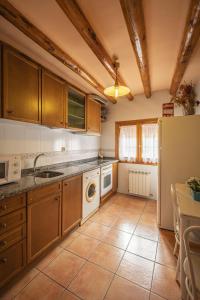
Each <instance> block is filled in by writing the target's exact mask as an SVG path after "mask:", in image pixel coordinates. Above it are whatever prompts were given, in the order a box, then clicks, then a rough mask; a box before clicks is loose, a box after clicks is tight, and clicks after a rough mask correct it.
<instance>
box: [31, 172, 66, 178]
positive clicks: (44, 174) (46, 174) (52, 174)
mask: <svg viewBox="0 0 200 300" xmlns="http://www.w3.org/2000/svg"><path fill="white" fill-rule="evenodd" d="M63 174H64V173H61V172H55V171H44V172H40V173H37V174H36V175H35V177H40V178H52V177H57V176H60V175H63Z"/></svg>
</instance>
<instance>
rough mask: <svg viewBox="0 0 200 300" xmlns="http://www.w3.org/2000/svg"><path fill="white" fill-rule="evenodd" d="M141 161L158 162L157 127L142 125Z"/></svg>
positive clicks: (155, 125)
mask: <svg viewBox="0 0 200 300" xmlns="http://www.w3.org/2000/svg"><path fill="white" fill-rule="evenodd" d="M142 160H143V162H146V163H148V162H149V163H157V162H158V125H157V124H143V125H142Z"/></svg>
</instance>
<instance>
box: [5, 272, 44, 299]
mask: <svg viewBox="0 0 200 300" xmlns="http://www.w3.org/2000/svg"><path fill="white" fill-rule="evenodd" d="M37 271H38V273H37V274H36V275H35V276H34V277H33V278H31V280H30V281H29V282H28V283H27V284H26V285H25V286H24V287H23V288H22V289H21V290H20V291H19V292H18V293H17V294H16V295H14V296H13V299H15V298H16V297H17V296H18V295H19V294H20V293H21V292H22V291H23V290H24V289H25V288H26V287H27V285H29V283H31V281H32V280H33V279H35V278H36V277H37V276H38V275H39V274H40V273H41V272H40V271H39V270H38V269H37ZM0 299H1V298H0Z"/></svg>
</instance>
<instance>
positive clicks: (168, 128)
mask: <svg viewBox="0 0 200 300" xmlns="http://www.w3.org/2000/svg"><path fill="white" fill-rule="evenodd" d="M158 124H159V172H158V177H159V178H158V210H157V212H158V225H159V226H160V227H161V228H164V229H173V210H172V204H171V196H170V185H171V183H177V182H180V183H184V182H185V181H186V180H187V179H188V178H189V177H191V176H200V115H193V116H184V117H165V118H161V119H159V122H158Z"/></svg>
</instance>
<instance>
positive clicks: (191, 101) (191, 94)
mask: <svg viewBox="0 0 200 300" xmlns="http://www.w3.org/2000/svg"><path fill="white" fill-rule="evenodd" d="M171 102H172V103H174V104H176V105H177V106H182V108H183V114H184V115H185V116H187V115H194V113H195V106H198V105H199V104H200V101H198V100H197V99H196V93H195V89H194V85H193V83H192V82H191V83H189V84H187V83H184V84H181V85H180V87H179V89H178V91H177V93H176V95H175V96H173V97H172V99H171Z"/></svg>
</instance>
